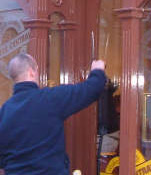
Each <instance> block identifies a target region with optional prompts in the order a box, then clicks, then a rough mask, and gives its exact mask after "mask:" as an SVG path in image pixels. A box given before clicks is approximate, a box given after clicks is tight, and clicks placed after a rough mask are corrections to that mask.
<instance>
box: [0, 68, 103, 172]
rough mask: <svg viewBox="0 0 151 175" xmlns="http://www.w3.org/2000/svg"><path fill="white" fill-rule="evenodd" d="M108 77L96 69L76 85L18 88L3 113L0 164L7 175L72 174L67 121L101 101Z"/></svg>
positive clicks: (26, 84)
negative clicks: (68, 151)
mask: <svg viewBox="0 0 151 175" xmlns="http://www.w3.org/2000/svg"><path fill="white" fill-rule="evenodd" d="M105 81H106V78H105V75H104V72H103V71H101V70H94V71H92V72H91V73H90V75H89V77H88V79H87V80H86V81H84V82H82V83H79V84H75V85H61V86H58V87H54V88H48V87H46V88H43V89H40V88H39V87H38V86H37V84H35V83H34V82H21V83H17V84H16V85H15V86H14V93H13V96H12V97H11V98H10V99H9V100H8V101H7V102H6V103H5V104H4V105H3V106H2V108H1V110H0V163H1V166H2V167H3V168H4V169H5V171H6V175H69V161H68V157H67V155H66V152H65V144H64V120H65V119H66V118H67V117H69V116H70V115H72V114H74V113H76V112H78V111H80V110H81V109H83V108H85V107H87V106H88V105H90V104H91V103H92V102H94V101H95V100H97V99H98V98H99V96H100V93H101V91H102V90H103V89H104V85H105Z"/></svg>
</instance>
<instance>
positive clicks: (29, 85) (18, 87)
mask: <svg viewBox="0 0 151 175" xmlns="http://www.w3.org/2000/svg"><path fill="white" fill-rule="evenodd" d="M38 88H39V86H38V85H37V84H36V83H35V82H32V81H24V82H20V83H16V84H15V85H14V91H13V94H16V93H18V92H22V91H27V90H31V89H38Z"/></svg>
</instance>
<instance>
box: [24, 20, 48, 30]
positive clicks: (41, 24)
mask: <svg viewBox="0 0 151 175" xmlns="http://www.w3.org/2000/svg"><path fill="white" fill-rule="evenodd" d="M23 23H24V24H25V27H26V28H40V29H41V28H50V25H51V22H50V20H48V19H28V20H24V21H23Z"/></svg>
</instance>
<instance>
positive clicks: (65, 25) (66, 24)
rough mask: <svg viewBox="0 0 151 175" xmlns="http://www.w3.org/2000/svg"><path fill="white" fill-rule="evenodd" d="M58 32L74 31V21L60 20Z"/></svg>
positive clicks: (75, 26) (75, 25)
mask: <svg viewBox="0 0 151 175" xmlns="http://www.w3.org/2000/svg"><path fill="white" fill-rule="evenodd" d="M58 26H59V29H60V30H75V29H76V28H77V23H76V22H74V21H67V20H62V21H61V22H59V24H58Z"/></svg>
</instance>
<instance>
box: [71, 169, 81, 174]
mask: <svg viewBox="0 0 151 175" xmlns="http://www.w3.org/2000/svg"><path fill="white" fill-rule="evenodd" d="M73 175H82V173H81V171H80V170H75V171H73Z"/></svg>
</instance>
